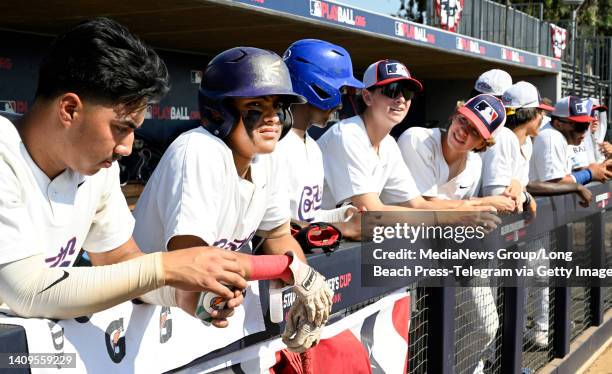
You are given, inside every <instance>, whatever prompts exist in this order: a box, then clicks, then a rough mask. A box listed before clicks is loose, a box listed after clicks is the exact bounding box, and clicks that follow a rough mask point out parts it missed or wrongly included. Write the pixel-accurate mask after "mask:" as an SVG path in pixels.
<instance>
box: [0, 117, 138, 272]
mask: <svg viewBox="0 0 612 374" xmlns="http://www.w3.org/2000/svg"><path fill="white" fill-rule="evenodd" d="M0 180H1V181H2V183H0V222H2V226H1V231H0V263H2V264H4V263H8V262H11V261H15V260H19V259H22V258H25V257H29V256H32V255H35V254H41V253H42V254H43V255H44V256H45V262H46V264H47V265H48V266H49V267H57V266H62V267H65V266H72V264H73V263H74V260H75V259H76V257H77V255H78V253H79V250H80V249H81V248H84V249H86V250H87V251H89V252H105V251H109V250H112V249H115V248H117V247H119V246H120V245H122V244H124V243H125V242H127V241H128V240H129V239H130V237H131V236H132V229H133V227H134V219H133V218H132V215H131V214H130V210H129V208H128V206H127V203H126V202H125V197H124V196H123V194H122V193H121V187H120V185H119V167H118V165H117V163H113V165H112V167H111V168H109V169H101V170H100V171H99V172H97V173H96V174H95V175H92V176H83V175H80V174H79V173H77V172H75V171H73V170H70V169H66V170H65V171H64V172H63V173H61V174H60V175H58V176H57V177H55V178H54V179H53V180H51V179H49V177H47V175H46V174H45V173H44V172H43V171H42V170H40V168H39V167H38V166H37V165H36V163H35V162H34V160H32V158H31V157H30V154H29V153H28V151H27V149H26V147H25V145H24V144H23V142H22V141H21V138H20V136H19V133H18V132H17V129H16V128H15V126H14V125H13V124H12V123H11V122H10V121H9V120H8V119H6V118H4V117H1V116H0Z"/></svg>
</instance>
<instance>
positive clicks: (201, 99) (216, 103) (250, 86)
mask: <svg viewBox="0 0 612 374" xmlns="http://www.w3.org/2000/svg"><path fill="white" fill-rule="evenodd" d="M272 95H276V96H280V98H281V101H282V102H283V104H284V105H283V110H282V113H279V114H280V117H281V122H282V124H283V130H282V133H281V138H282V137H283V136H284V135H285V134H286V133H287V132H288V131H289V129H290V128H291V124H292V118H293V117H292V115H291V112H290V111H289V106H290V105H291V104H293V103H300V104H303V103H305V102H306V100H305V99H304V98H303V97H302V96H300V95H298V94H296V93H295V92H294V91H293V87H292V85H291V78H290V77H289V71H288V70H287V66H286V65H285V63H284V62H283V60H282V59H281V58H280V56H279V55H277V54H276V53H274V52H272V51H268V50H263V49H259V48H253V47H235V48H232V49H228V50H226V51H224V52H221V53H220V54H218V55H217V56H215V58H213V59H212V60H211V61H210V63H209V64H208V66H206V70H205V71H204V74H203V76H202V82H201V84H200V90H199V93H198V104H199V107H200V115H201V117H202V124H203V126H204V127H206V128H207V129H208V130H209V131H210V132H211V133H212V134H214V135H216V136H218V137H219V138H225V137H226V136H227V135H228V134H229V133H230V131H231V130H232V128H233V127H234V126H235V125H236V123H238V120H239V118H240V117H239V116H240V114H239V113H237V111H236V110H235V109H234V108H233V106H232V105H231V104H230V103H229V102H228V101H227V100H226V99H228V98H245V97H260V96H272Z"/></svg>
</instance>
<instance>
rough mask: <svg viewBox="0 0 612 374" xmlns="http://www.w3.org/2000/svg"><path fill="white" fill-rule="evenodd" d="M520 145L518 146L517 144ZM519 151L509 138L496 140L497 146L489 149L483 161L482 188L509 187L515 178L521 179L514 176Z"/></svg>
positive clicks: (501, 137)
mask: <svg viewBox="0 0 612 374" xmlns="http://www.w3.org/2000/svg"><path fill="white" fill-rule="evenodd" d="M517 145H518V144H517ZM518 152H519V150H518V149H515V148H514V147H513V144H512V140H511V139H510V138H509V137H507V136H500V137H499V139H495V144H494V145H493V146H492V147H490V148H489V149H487V150H486V151H485V152H484V154H483V160H482V165H483V167H482V187H483V188H484V189H486V188H488V187H489V186H509V185H510V182H511V181H512V179H513V178H515V179H520V175H512V173H513V170H514V169H515V165H514V163H515V162H518V157H517V156H519V154H518Z"/></svg>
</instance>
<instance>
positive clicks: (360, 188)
mask: <svg viewBox="0 0 612 374" xmlns="http://www.w3.org/2000/svg"><path fill="white" fill-rule="evenodd" d="M341 125H342V124H338V125H336V126H341ZM353 126H354V128H351V127H353ZM328 131H329V132H332V133H330V134H329V135H328V134H325V135H324V139H322V141H320V142H319V146H320V147H321V151H322V153H323V168H324V173H325V181H326V183H327V186H328V187H329V190H330V192H331V194H332V195H333V197H334V200H335V203H336V204H338V203H340V202H342V201H344V200H347V199H350V198H351V197H353V196H356V195H361V194H365V193H370V192H375V193H376V194H378V193H379V192H380V191H378V188H377V186H376V183H375V182H374V181H373V180H372V175H371V173H369V172H368V170H369V169H370V166H369V165H368V162H367V154H368V152H370V150H369V149H368V148H367V147H366V146H365V144H364V142H363V140H362V139H360V137H359V134H358V132H359V131H362V130H361V129H360V128H359V127H357V125H352V124H348V125H347V126H344V129H343V131H338V129H336V128H332V129H330V130H328Z"/></svg>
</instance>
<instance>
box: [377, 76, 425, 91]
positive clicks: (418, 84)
mask: <svg viewBox="0 0 612 374" xmlns="http://www.w3.org/2000/svg"><path fill="white" fill-rule="evenodd" d="M397 81H406V83H408V84H409V85H410V86H411V87H412V88H413V89H414V92H421V91H423V85H422V84H421V82H419V81H418V80H416V79H414V78H407V77H397V78H389V79H385V80H382V81H380V82H376V84H374V85H373V86H374V87H379V86H384V85H386V84H389V83H393V82H397Z"/></svg>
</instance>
